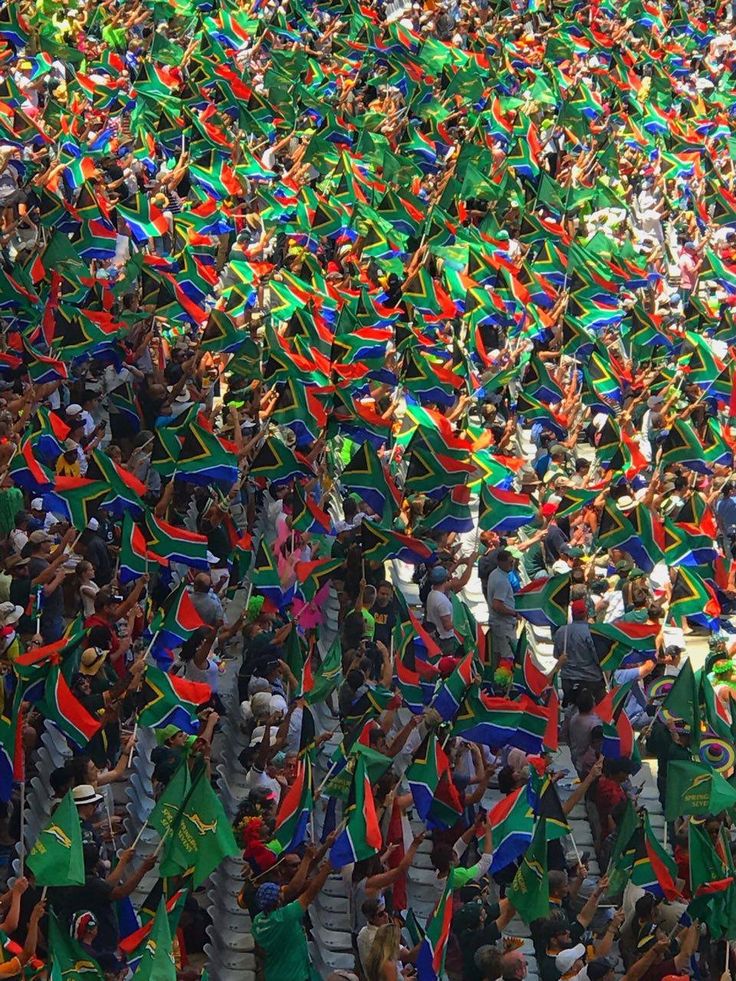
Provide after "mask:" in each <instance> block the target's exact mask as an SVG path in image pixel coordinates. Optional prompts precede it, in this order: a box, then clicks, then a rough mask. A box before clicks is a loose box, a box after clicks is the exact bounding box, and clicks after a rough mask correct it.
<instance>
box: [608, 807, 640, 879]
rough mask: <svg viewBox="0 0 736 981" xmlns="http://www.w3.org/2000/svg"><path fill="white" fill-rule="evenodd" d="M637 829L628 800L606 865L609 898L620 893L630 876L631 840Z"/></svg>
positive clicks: (633, 813) (631, 863)
mask: <svg viewBox="0 0 736 981" xmlns="http://www.w3.org/2000/svg"><path fill="white" fill-rule="evenodd" d="M638 827H639V821H638V818H637V816H636V811H635V810H634V805H633V804H632V803H631V801H630V800H628V801H627V802H626V810H625V811H624V814H623V817H622V818H621V824H620V825H619V832H618V835H617V836H616V841H615V843H614V846H613V850H612V852H611V858H610V861H609V863H608V892H609V894H610V895H611V896H613V895H615V894H616V893H618V892H621V891H622V890H623V888H624V886H625V885H626V883H627V882H628V881H629V878H630V876H631V869H632V866H633V864H634V847H633V838H634V834H635V833H636V831H637V829H638Z"/></svg>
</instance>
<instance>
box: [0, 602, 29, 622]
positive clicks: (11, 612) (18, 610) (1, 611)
mask: <svg viewBox="0 0 736 981" xmlns="http://www.w3.org/2000/svg"><path fill="white" fill-rule="evenodd" d="M24 613H25V610H24V609H23V607H22V606H16V605H15V603H10V602H8V603H0V623H2V625H3V626H10V624H13V623H17V622H18V621H19V620H20V618H21V617H22V616H23V614H24Z"/></svg>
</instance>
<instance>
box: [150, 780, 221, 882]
mask: <svg viewBox="0 0 736 981" xmlns="http://www.w3.org/2000/svg"><path fill="white" fill-rule="evenodd" d="M237 855H240V849H239V848H238V846H237V844H236V842H235V838H234V836H233V830H232V828H231V826H230V822H229V821H228V819H227V815H226V814H225V811H224V809H223V807H222V803H221V802H220V800H219V798H218V797H217V795H216V794H215V792H214V790H213V789H212V785H211V784H210V782H209V780H208V779H207V775H206V771H205V767H204V764H200V766H199V768H198V772H197V774H196V776H194V778H193V780H192V789H191V790H190V791H189V795H188V796H187V798H186V800H185V801H184V803H183V804H182V806H181V809H180V811H179V814H178V815H177V818H176V820H175V822H174V825H173V827H172V831H171V834H170V837H169V840H168V842H167V844H166V845H165V847H164V853H163V856H162V859H161V875H164V876H166V875H178V874H180V873H187V872H190V871H191V873H192V885H193V886H194V888H195V889H196V887H197V886H199V885H201V884H202V883H203V882H204V880H205V879H206V878H207V877H208V876H209V875H210V873H211V872H214V870H215V869H216V868H217V866H218V865H219V864H220V862H221V861H222V860H223V858H226V857H228V856H232V857H235V856H237Z"/></svg>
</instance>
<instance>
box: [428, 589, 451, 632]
mask: <svg viewBox="0 0 736 981" xmlns="http://www.w3.org/2000/svg"><path fill="white" fill-rule="evenodd" d="M451 616H452V602H451V600H450V598H449V596H447V595H445V593H442V592H440V591H439V590H438V589H430V591H429V596H428V597H427V620H428V622H429V623H431V624H432V625H433V626H435V627H436V628H437V634H438V636H439V638H440V640H447V639H448V638H450V637H454V636H455V631H454V630H452V629H450V630H445V628H444V627H443V626H442V617H451Z"/></svg>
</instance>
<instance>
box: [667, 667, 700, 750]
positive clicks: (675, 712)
mask: <svg viewBox="0 0 736 981" xmlns="http://www.w3.org/2000/svg"><path fill="white" fill-rule="evenodd" d="M662 711H663V712H668V713H669V714H670V715H672V716H674V717H675V718H676V719H682V720H683V721H684V722H686V723H687V724H688V726H689V727H690V733H691V738H692V740H693V745H694V746H695V747H696V748H697V744H698V743H699V739H698V735H699V732H700V710H699V704H698V685H697V681H696V680H695V674H694V673H693V667H692V664H691V663H690V661H685V663H684V664H683V666H682V670H681V671H680V673H679V674H678V676H677V678H676V679H675V683H674V684H673V686H672V688H670V690H669V692H668V694H667V697H666V698H665V700H664V702H663V703H662Z"/></svg>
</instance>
